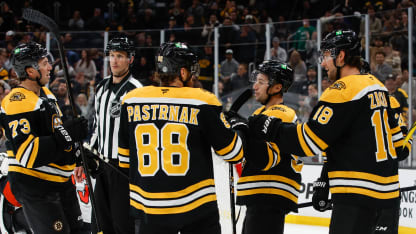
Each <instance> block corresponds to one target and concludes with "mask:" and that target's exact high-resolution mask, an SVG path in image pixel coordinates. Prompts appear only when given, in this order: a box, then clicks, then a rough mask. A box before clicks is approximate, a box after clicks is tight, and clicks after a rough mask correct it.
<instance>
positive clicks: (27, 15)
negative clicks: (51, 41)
mask: <svg viewBox="0 0 416 234" xmlns="http://www.w3.org/2000/svg"><path fill="white" fill-rule="evenodd" d="M23 19H25V20H27V21H30V22H34V23H37V24H40V25H42V26H44V27H46V28H48V29H49V31H51V32H53V33H54V34H55V36H57V33H58V25H56V23H55V21H53V19H51V18H49V17H48V16H47V15H45V14H43V13H42V12H40V11H37V10H34V9H30V8H25V9H23Z"/></svg>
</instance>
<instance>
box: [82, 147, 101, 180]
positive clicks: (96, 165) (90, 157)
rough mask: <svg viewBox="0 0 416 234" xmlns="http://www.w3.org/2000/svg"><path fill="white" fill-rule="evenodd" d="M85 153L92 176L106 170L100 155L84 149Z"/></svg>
mask: <svg viewBox="0 0 416 234" xmlns="http://www.w3.org/2000/svg"><path fill="white" fill-rule="evenodd" d="M84 153H85V160H86V161H87V165H88V170H89V172H90V175H91V177H92V178H95V177H97V175H99V174H101V173H102V172H103V171H104V169H103V165H102V164H101V162H100V160H99V159H98V157H97V156H96V155H94V154H93V153H91V152H90V151H88V150H84Z"/></svg>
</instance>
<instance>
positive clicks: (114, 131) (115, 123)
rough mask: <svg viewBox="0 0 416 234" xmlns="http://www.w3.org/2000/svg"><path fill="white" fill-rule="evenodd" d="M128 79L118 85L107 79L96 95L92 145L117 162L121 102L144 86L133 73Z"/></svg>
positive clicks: (101, 83) (100, 84) (99, 85)
mask: <svg viewBox="0 0 416 234" xmlns="http://www.w3.org/2000/svg"><path fill="white" fill-rule="evenodd" d="M126 77H127V78H124V79H123V80H122V81H121V82H120V83H118V84H113V82H112V80H113V78H112V76H108V77H106V78H105V79H104V80H102V81H101V82H100V83H99V84H98V85H97V89H96V93H95V105H94V107H95V116H94V132H93V135H92V137H91V139H90V145H91V146H92V147H93V148H95V149H97V150H98V151H99V152H100V153H101V154H102V155H104V156H105V157H106V158H109V159H113V160H117V149H118V130H119V126H120V107H121V100H122V99H123V97H124V96H125V95H126V94H127V93H128V92H129V91H130V90H133V89H135V88H139V87H142V86H143V85H142V84H141V83H140V82H139V81H138V80H137V79H135V78H134V77H133V76H132V75H131V73H129V74H128V75H127V76H126Z"/></svg>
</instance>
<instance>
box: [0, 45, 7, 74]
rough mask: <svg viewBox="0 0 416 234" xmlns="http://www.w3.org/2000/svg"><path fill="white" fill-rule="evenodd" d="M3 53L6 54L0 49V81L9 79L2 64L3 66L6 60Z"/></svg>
mask: <svg viewBox="0 0 416 234" xmlns="http://www.w3.org/2000/svg"><path fill="white" fill-rule="evenodd" d="M3 52H6V50H5V49H3V48H1V51H0V80H8V79H9V72H8V70H7V69H6V68H5V67H4V64H5V62H6V59H7V58H6V56H5V53H3Z"/></svg>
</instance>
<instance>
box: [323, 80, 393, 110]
mask: <svg viewBox="0 0 416 234" xmlns="http://www.w3.org/2000/svg"><path fill="white" fill-rule="evenodd" d="M376 90H379V91H385V92H387V89H386V87H385V86H384V85H383V83H381V82H380V81H379V80H378V79H377V78H376V77H374V76H372V75H368V74H366V75H350V76H346V77H342V78H341V79H339V80H337V81H335V82H334V83H333V84H332V85H331V86H330V87H328V88H327V89H325V91H324V92H323V93H322V96H321V98H320V99H319V100H320V101H324V102H329V103H344V102H349V101H354V100H359V99H360V98H362V97H363V96H365V95H367V94H368V93H369V92H372V91H376Z"/></svg>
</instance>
